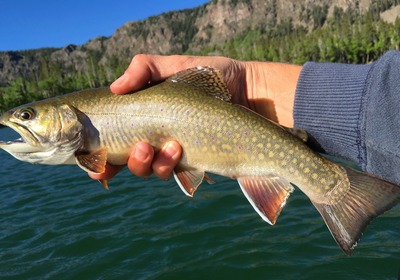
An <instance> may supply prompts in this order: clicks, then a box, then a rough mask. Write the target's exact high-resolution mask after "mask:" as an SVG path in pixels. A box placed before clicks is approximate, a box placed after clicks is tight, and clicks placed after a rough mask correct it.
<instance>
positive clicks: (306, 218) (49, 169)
mask: <svg viewBox="0 0 400 280" xmlns="http://www.w3.org/2000/svg"><path fill="white" fill-rule="evenodd" d="M10 133H11V131H10V130H9V129H1V130H0V139H4V138H8V139H9V138H10V136H9V134H10ZM0 162H1V169H0V175H1V177H0V178H1V187H0V197H1V203H0V279H228V278H229V279H397V277H398V273H399V270H400V207H399V206H397V207H395V208H394V209H392V210H391V211H389V212H387V213H386V214H384V215H383V216H381V217H379V218H377V219H376V220H375V221H374V222H373V223H372V224H371V225H370V226H369V228H368V229H367V230H366V232H365V233H364V237H363V238H362V240H361V242H360V244H359V246H358V247H357V248H356V250H355V251H354V253H353V256H352V257H347V256H345V255H344V254H343V253H342V252H341V250H340V249H339V247H338V246H337V245H336V243H335V242H334V240H333V239H332V237H331V235H330V233H329V231H328V230H327V228H326V227H325V225H324V223H323V221H322V218H321V217H320V216H319V214H318V213H317V211H316V210H315V209H314V208H313V206H312V205H311V203H310V202H309V201H308V199H307V198H306V197H305V196H304V195H303V194H302V193H301V192H300V191H299V190H297V191H296V192H295V193H294V194H293V195H292V196H291V199H290V201H289V202H288V204H287V205H286V207H285V209H284V211H283V213H282V214H281V216H280V218H279V220H278V223H277V224H276V225H275V226H273V227H272V226H270V225H268V224H266V223H265V222H263V221H262V220H261V218H259V216H258V214H256V213H255V212H254V211H253V209H252V207H251V206H250V204H249V203H248V202H247V200H246V199H245V197H244V196H243V195H242V193H241V191H240V189H239V187H238V185H237V183H236V182H235V181H232V180H229V179H226V178H222V177H216V176H214V177H213V178H214V179H216V180H217V183H216V184H214V185H208V184H204V185H202V186H201V188H200V189H199V190H198V192H197V193H196V196H195V198H193V199H190V198H187V197H186V196H185V195H184V194H183V193H182V192H181V191H180V189H179V188H178V187H177V186H176V185H175V182H173V180H170V181H168V182H164V181H161V180H159V179H157V178H155V177H154V178H153V177H152V178H150V179H148V180H144V179H141V178H136V177H134V176H133V175H131V174H130V173H128V172H126V171H125V172H122V173H121V174H119V175H118V176H117V177H116V178H115V179H114V180H113V181H112V182H111V183H110V187H111V189H110V191H105V190H104V189H103V188H102V187H101V185H100V184H98V183H97V182H95V181H92V180H90V179H89V178H88V177H87V175H86V173H84V172H83V171H81V170H80V169H79V168H78V167H76V166H42V165H30V164H26V163H22V162H20V161H17V160H15V159H14V158H12V157H11V156H10V155H8V154H6V153H5V152H3V151H1V152H0Z"/></svg>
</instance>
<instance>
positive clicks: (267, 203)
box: [238, 175, 294, 225]
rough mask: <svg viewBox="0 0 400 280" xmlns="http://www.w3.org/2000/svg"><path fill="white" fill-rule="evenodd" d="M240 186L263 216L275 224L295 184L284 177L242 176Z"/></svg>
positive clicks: (265, 219) (239, 180)
mask: <svg viewBox="0 0 400 280" xmlns="http://www.w3.org/2000/svg"><path fill="white" fill-rule="evenodd" d="M238 182H239V185H240V188H241V189H242V191H243V193H244V195H245V196H246V198H247V199H248V200H249V202H250V204H251V205H252V206H253V208H254V210H256V212H257V213H258V214H259V215H260V216H261V218H262V219H263V220H264V221H266V222H268V223H269V224H271V225H274V224H275V222H276V220H277V219H278V216H279V214H280V213H281V211H282V209H283V207H284V206H285V204H286V201H287V199H288V197H289V196H290V194H291V193H292V192H293V191H294V188H293V186H292V185H291V184H290V183H289V182H288V181H286V180H285V179H283V178H280V177H278V176H274V175H271V176H269V177H242V178H239V179H238Z"/></svg>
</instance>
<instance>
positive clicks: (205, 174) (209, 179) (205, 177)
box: [204, 173, 215, 185]
mask: <svg viewBox="0 0 400 280" xmlns="http://www.w3.org/2000/svg"><path fill="white" fill-rule="evenodd" d="M204 179H206V181H207V183H209V184H210V185H212V184H215V181H214V180H213V179H212V178H211V177H210V176H208V174H207V173H204Z"/></svg>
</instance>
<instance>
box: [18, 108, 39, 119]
mask: <svg viewBox="0 0 400 280" xmlns="http://www.w3.org/2000/svg"><path fill="white" fill-rule="evenodd" d="M34 117H35V111H34V110H33V109H32V108H26V109H23V110H21V111H20V112H19V113H18V118H19V119H20V120H23V121H29V120H31V119H33V118H34Z"/></svg>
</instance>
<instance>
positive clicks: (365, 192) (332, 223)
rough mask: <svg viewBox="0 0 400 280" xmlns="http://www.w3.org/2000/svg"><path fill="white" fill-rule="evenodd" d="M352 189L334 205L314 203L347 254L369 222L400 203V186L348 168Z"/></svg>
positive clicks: (355, 244) (350, 251)
mask: <svg viewBox="0 0 400 280" xmlns="http://www.w3.org/2000/svg"><path fill="white" fill-rule="evenodd" d="M345 170H346V172H347V175H348V178H349V181H350V185H351V187H350V190H349V192H348V193H347V194H346V196H345V197H344V198H343V199H342V200H341V201H340V202H339V203H337V204H335V205H327V204H318V203H313V204H314V206H315V207H316V208H317V209H318V211H319V213H320V214H321V215H322V217H323V218H324V220H325V223H326V225H327V227H328V228H329V230H330V232H331V233H332V236H333V238H334V239H335V241H336V242H337V243H338V244H339V246H340V247H341V248H342V250H343V251H344V252H345V253H346V254H347V255H351V253H352V250H353V249H354V248H355V247H356V246H357V241H358V240H359V239H360V237H361V235H362V232H363V230H364V229H365V228H366V227H367V226H368V224H369V222H370V221H371V220H372V219H374V218H375V217H377V216H379V215H380V214H382V213H383V212H385V211H386V210H389V209H390V208H392V207H393V206H395V205H396V204H397V203H398V202H399V201H400V186H397V185H394V184H392V183H389V182H386V181H383V180H381V179H378V178H375V177H372V176H369V175H367V174H365V173H361V172H358V171H355V170H353V169H351V168H346V167H345Z"/></svg>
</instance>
